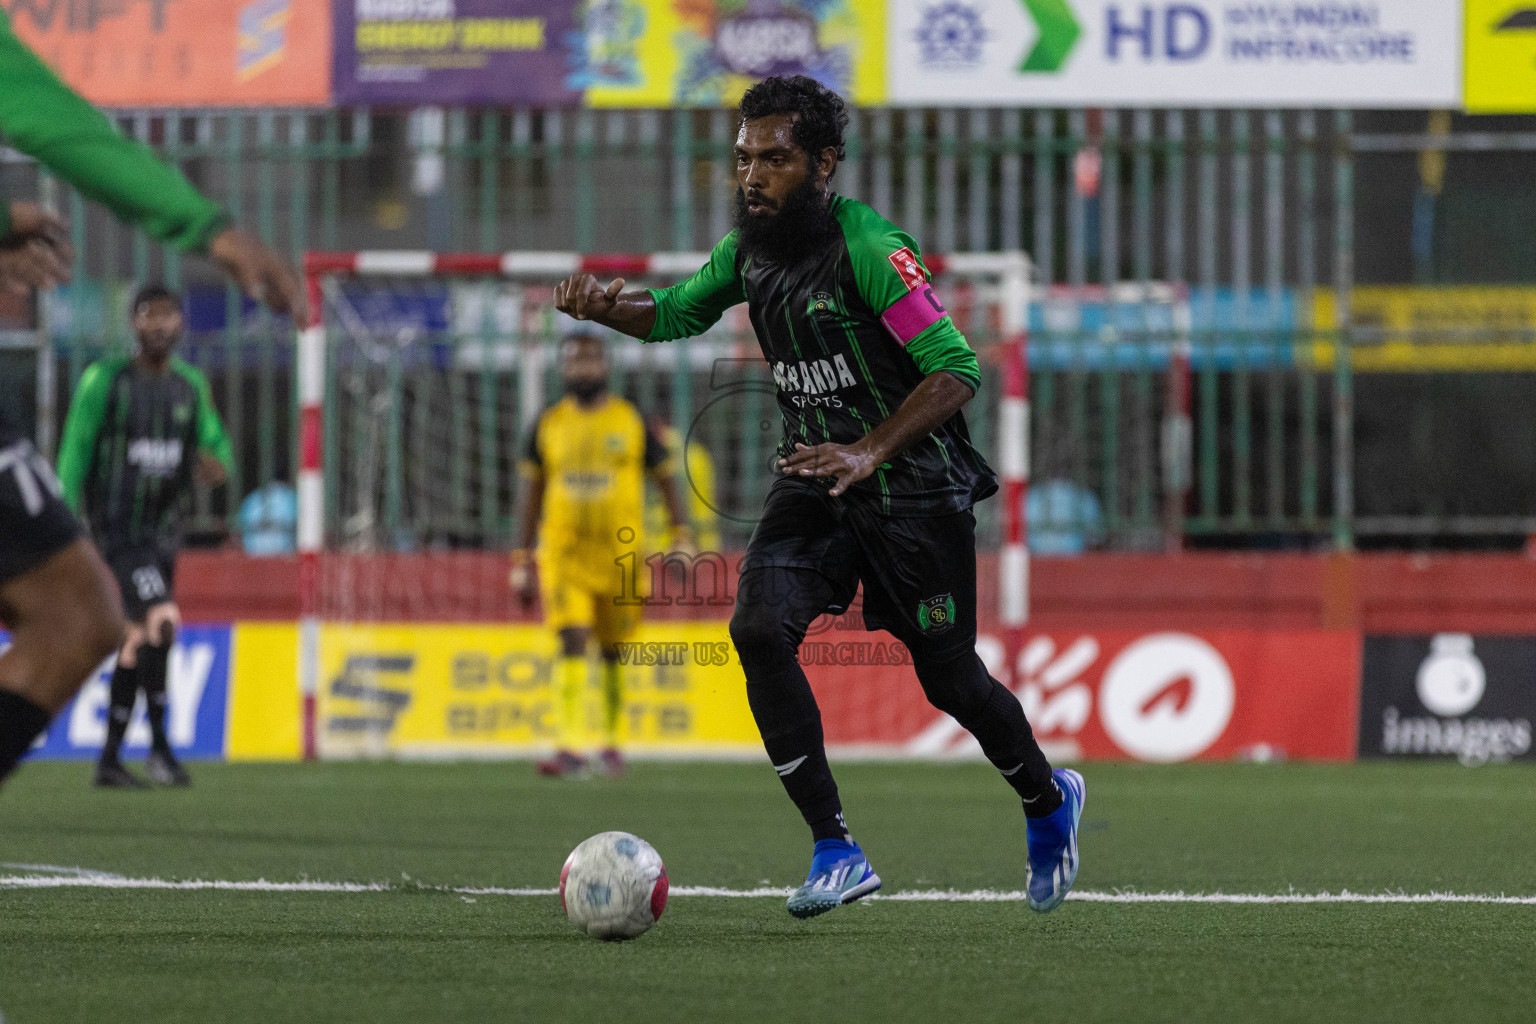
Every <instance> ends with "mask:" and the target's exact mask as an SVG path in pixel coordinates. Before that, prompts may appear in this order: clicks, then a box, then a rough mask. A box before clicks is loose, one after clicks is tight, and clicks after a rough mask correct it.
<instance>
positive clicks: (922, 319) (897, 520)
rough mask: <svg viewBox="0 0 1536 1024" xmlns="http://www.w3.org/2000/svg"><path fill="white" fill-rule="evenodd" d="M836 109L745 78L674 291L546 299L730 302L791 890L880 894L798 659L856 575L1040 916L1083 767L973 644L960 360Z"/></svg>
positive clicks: (972, 478) (663, 336) (689, 327)
mask: <svg viewBox="0 0 1536 1024" xmlns="http://www.w3.org/2000/svg"><path fill="white" fill-rule="evenodd" d="M847 123H848V116H847V113H846V112H845V109H844V105H843V101H842V100H841V99H840V98H839V97H837V96H836V95H835V94H833V93H831V92H829V91H828V90H827V89H825V88H824V87H822V86H821V85H819V84H818V83H816V82H814V81H812V80H811V79H808V78H799V77H797V78H771V79H768V80H767V81H764V82H762V83H760V84H759V85H757V86H754V87H753V88H752V89H749V90H748V91H747V93H746V95H745V96H744V97H742V104H741V126H740V130H739V131H738V133H737V137H736V147H735V149H736V180H737V184H738V190H737V195H736V230H734V231H732V232H731V233H730V234H729V235H727V236H726V237H725V239H724V240H722V241H721V242H720V244H719V245H717V246H716V247H715V250H714V252H713V253H712V254H711V256H710V260H709V263H708V264H707V265H706V266H705V267H704V268H703V269H701V270H700V271H699V272H698V273H697V274H695V275H694V276H693V277H691V278H689V279H688V280H687V281H684V282H683V283H682V284H679V285H677V286H675V287H672V288H667V289H663V290H652V291H642V292H624V291H623V288H624V282H623V281H622V280H616V281H614V282H612V283H611V284H609V285H608V287H607V288H606V289H605V288H602V287H601V286H600V285H599V284H598V282H597V281H596V280H595V279H594V278H593V277H592V276H591V275H584V274H578V275H573V276H572V277H571V278H569V279H568V280H566V281H564V282H562V283H561V284H560V286H559V287H558V288H557V289H556V292H555V301H556V305H557V306H558V307H559V308H560V309H561V310H563V311H564V312H566V313H568V314H570V315H571V316H574V317H576V318H577V319H586V320H595V321H597V322H599V323H603V324H606V325H607V326H610V327H613V328H615V329H617V330H620V331H623V332H624V333H626V334H629V335H631V336H633V337H637V338H641V339H642V340H645V341H669V340H672V339H674V338H681V337H685V336H689V335H695V334H698V333H700V332H702V331H704V330H706V329H707V328H709V327H710V326H711V325H712V324H714V323H715V322H716V321H718V320H719V319H720V316H721V314H722V313H723V312H724V311H725V310H726V309H727V308H729V307H730V306H733V305H736V304H737V303H740V302H746V303H747V310H748V313H749V315H750V317H751V320H752V326H753V329H754V331H755V332H756V334H757V339H758V342H759V344H760V345H761V347H762V350H763V357H764V358H765V359H766V360H767V361H768V364H769V366H770V367H771V368H772V370H773V375H774V379H775V382H776V383H777V385H778V404H779V411H780V413H781V415H782V418H783V423H784V436H783V439H782V441H781V442H780V447H779V459H778V466H779V470H780V477H779V479H777V480H776V481H775V482H774V484H773V486H772V487H771V488H770V490H769V493H768V499H767V503H766V505H765V507H764V509H763V516H762V519H761V520H760V521H759V523H758V526H757V529H756V530H755V531H754V533H753V534H752V539H751V542H750V543H749V544H748V547H747V554H746V557H745V559H744V560H743V562H742V567H741V581H740V586H739V588H738V591H737V597H736V610H735V613H734V614H733V616H732V618H731V638H732V640H733V641H734V642H735V645H736V649H737V652H738V654H739V655H740V658H741V663H742V667H743V669H744V670H745V672H746V677H747V698H748V701H749V703H750V704H751V707H752V713H753V716H754V717H755V718H756V720H757V726H758V730H759V731H760V732H761V733H762V736H763V744H764V746H765V747H766V748H767V752H768V756H769V758H770V760H771V761H772V763H773V766H774V769H775V770H776V771H777V772H778V774H779V777H780V778H781V779H782V780H783V783H784V788H785V789H786V790H787V791H788V793H789V796H790V798H791V799H792V800H794V802H795V804H796V806H797V807H799V809H800V812H801V814H802V815H803V816H804V818H805V820H806V823H807V824H808V825H810V827H811V832H812V835H813V837H814V839H815V840H816V845H815V852H814V854H813V856H812V861H811V870H810V873H809V875H808V877H807V879H806V883H805V885H803V886H801V887H800V889H798V890H797V891H796V892H795V893H794V895H792V896H791V897H790V899H789V910H790V912H791V913H792V914H794V915H795V916H797V917H811V916H814V915H816V914H820V913H824V912H825V911H828V910H831V909H833V908H835V907H837V906H840V905H842V904H844V903H848V902H851V901H852V900H855V899H858V898H859V897H861V896H864V895H867V894H868V893H870V892H873V891H874V890H876V889H878V888H879V887H880V878H879V876H877V875H876V874H875V873H874V870H873V869H872V868H871V867H870V864H869V861H868V859H867V858H866V857H865V856H864V853H863V851H862V850H861V849H860V848H859V846H858V844H856V843H854V842H853V840H852V837H851V836H850V835H849V834H848V830H847V825H846V823H845V821H844V818H843V813H842V804H841V802H840V801H839V799H838V793H837V784H836V783H835V782H834V781H833V778H832V772H831V769H830V768H829V767H828V765H827V758H826V751H825V747H824V743H823V738H822V729H821V715H820V712H819V710H818V709H817V706H816V699H815V697H814V695H813V694H812V692H811V688H810V684H809V682H808V681H807V680H806V677H805V672H804V671H803V670H802V669H801V667H800V664H799V662H798V659H797V652H798V650H799V647H800V643H801V641H802V640H803V639H804V637H805V631H806V629H807V628H808V627H809V626H810V624H811V622H812V621H813V620H814V619H815V618H816V617H817V616H818V615H820V614H822V613H823V612H836V611H841V610H843V609H845V608H846V607H847V606H848V604H849V602H850V601H852V599H853V596H854V593H855V590H856V589H857V587H858V585H859V584H860V583H862V584H863V587H864V621H865V624H866V625H867V626H868V627H870V628H872V629H885V630H888V631H890V632H891V633H892V634H894V635H895V636H896V637H897V639H899V640H900V641H901V642H902V643H903V644H905V645H906V646H907V648H908V649H909V650H910V651H911V652H912V661H913V665H914V667H915V668H916V670H917V677H918V681H919V682H920V683H921V684H922V687H923V691H924V693H925V694H926V695H927V697H928V699H929V700H930V701H931V702H932V703H933V704H934V705H935V706H936V707H938V708H939V709H940V710H942V711H945V712H947V713H949V714H950V715H953V716H954V718H955V719H956V720H958V721H959V722H960V724H961V725H963V726H965V727H966V728H967V729H968V730H970V732H971V733H972V734H973V735H974V736H975V737H976V739H977V740H978V742H979V743H980V744H981V748H982V750H983V751H984V752H985V753H986V755H987V757H988V759H989V760H991V762H992V763H993V764H994V765H995V766H996V767H997V768H998V770H999V771H1000V772H1002V774H1003V776H1004V777H1005V778H1006V779H1007V781H1008V782H1009V783H1010V784H1011V785H1012V786H1013V788H1014V789H1015V790H1016V791H1017V792H1018V794H1019V796H1020V797H1021V798H1022V800H1023V803H1024V812H1025V816H1026V821H1027V824H1028V827H1027V840H1028V848H1029V849H1028V860H1027V871H1028V875H1029V902H1030V905H1031V906H1032V907H1034V908H1035V909H1036V910H1040V911H1048V910H1051V909H1053V908H1055V907H1056V906H1057V905H1058V904H1060V902H1061V901H1062V899H1064V898H1065V897H1066V894H1067V891H1068V890H1069V889H1070V888H1071V887H1072V883H1073V881H1074V880H1075V878H1076V875H1077V863H1078V858H1077V822H1078V818H1079V816H1080V815H1081V813H1082V806H1083V798H1084V787H1083V780H1082V776H1080V775H1079V774H1078V773H1077V772H1075V771H1071V770H1070V769H1057V770H1055V771H1053V770H1052V768H1051V766H1050V764H1049V762H1048V761H1047V760H1046V758H1045V755H1044V754H1043V753H1042V752H1041V750H1040V747H1039V745H1038V744H1037V743H1036V742H1035V739H1034V736H1033V734H1032V732H1031V731H1030V728H1029V723H1028V722H1027V721H1026V720H1025V717H1024V712H1023V709H1022V707H1021V706H1020V705H1019V702H1018V700H1017V699H1016V698H1015V697H1014V696H1013V695H1012V694H1011V693H1009V692H1008V690H1007V689H1006V688H1005V687H1003V686H1002V685H1001V684H1000V683H998V682H997V681H996V680H994V679H993V678H992V677H991V676H990V675H988V673H987V671H986V668H985V667H984V666H983V665H982V662H981V659H980V658H979V657H977V655H976V541H975V525H976V522H975V518H974V516H973V514H972V512H971V507H972V505H973V504H974V503H975V502H977V501H980V500H981V499H983V498H985V497H987V496H988V495H990V494H992V493H993V492H995V491H996V490H997V483H996V479H995V477H994V475H993V473H992V470H991V469H990V468H989V467H988V466H987V464H986V462H985V461H984V460H983V459H982V457H981V456H980V454H979V453H977V451H976V450H975V449H974V448H973V447H972V446H971V442H970V437H969V435H968V434H967V432H966V427H965V420H964V418H963V417H962V415H961V414H960V409H961V407H962V406H964V405H965V403H966V402H967V401H969V400H970V398H971V397H972V395H974V394H975V392H976V389H977V387H978V386H979V384H980V381H981V376H980V372H979V367H978V363H977V359H976V354H975V353H974V352H973V351H972V350H971V348H970V346H969V345H968V344H967V343H966V340H965V338H964V337H963V336H962V335H961V334H960V332H959V331H958V330H957V329H956V327H955V325H954V323H953V322H952V321H951V320H950V318H949V316H948V314H947V313H946V312H945V310H944V307H943V306H942V304H941V303H940V302H939V300H938V298H937V297H936V296H935V295H934V293H933V291H932V289H931V288H930V287H929V284H928V272H927V270H926V268H925V267H924V266H923V262H922V257H921V255H920V253H919V252H918V248H917V244H916V242H914V241H913V240H912V238H910V237H909V236H908V235H906V234H904V233H903V232H901V231H900V230H898V229H897V228H896V227H895V226H893V225H892V224H891V223H890V222H888V221H886V220H885V219H884V218H883V217H881V216H880V215H879V214H877V213H876V212H875V211H873V210H871V209H870V208H869V207H867V206H865V205H863V204H862V203H858V202H855V201H853V200H851V199H846V198H843V197H841V196H838V195H836V194H834V193H833V192H832V191H831V189H830V182H831V179H832V177H833V175H834V173H835V172H836V169H837V164H838V161H840V160H841V159H842V158H843V155H844V145H843V129H844V127H845V126H846V125H847Z"/></svg>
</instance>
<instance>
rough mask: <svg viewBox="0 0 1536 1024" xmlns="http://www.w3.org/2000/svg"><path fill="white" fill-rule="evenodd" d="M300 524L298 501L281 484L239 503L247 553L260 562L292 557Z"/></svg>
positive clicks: (289, 488)
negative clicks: (277, 556)
mask: <svg viewBox="0 0 1536 1024" xmlns="http://www.w3.org/2000/svg"><path fill="white" fill-rule="evenodd" d="M298 522H299V497H298V494H297V493H296V492H295V491H294V489H293V488H292V487H291V486H290V485H288V484H286V483H284V482H283V481H281V480H274V481H272V482H271V483H269V484H267V485H266V486H265V487H259V488H257V489H256V490H254V491H252V492H251V493H250V494H248V495H246V496H245V500H244V501H242V502H241V503H240V537H241V542H242V543H243V544H244V546H245V553H246V554H248V555H251V556H253V557H257V558H267V557H271V556H274V555H291V554H293V552H294V549H295V544H294V535H295V531H296V530H297V528H298Z"/></svg>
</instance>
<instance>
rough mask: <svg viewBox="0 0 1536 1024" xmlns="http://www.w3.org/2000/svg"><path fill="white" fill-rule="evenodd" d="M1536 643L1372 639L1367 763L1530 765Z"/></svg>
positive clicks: (1366, 676) (1366, 666)
mask: <svg viewBox="0 0 1536 1024" xmlns="http://www.w3.org/2000/svg"><path fill="white" fill-rule="evenodd" d="M1533 665H1536V638H1532V637H1474V636H1469V635H1468V634H1466V633H1439V634H1436V635H1434V636H1368V637H1366V638H1365V650H1364V658H1363V662H1362V668H1361V673H1362V676H1361V692H1360V756H1361V757H1416V758H1447V759H1449V758H1454V759H1455V760H1458V761H1460V762H1461V763H1462V764H1467V765H1477V764H1483V763H1485V762H1488V761H1509V760H1513V759H1520V760H1530V759H1531V758H1532V757H1533V756H1536V755H1533V754H1532V752H1531V722H1532V720H1533V719H1536V686H1533V685H1532V666H1533Z"/></svg>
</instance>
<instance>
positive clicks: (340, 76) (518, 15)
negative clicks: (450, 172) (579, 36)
mask: <svg viewBox="0 0 1536 1024" xmlns="http://www.w3.org/2000/svg"><path fill="white" fill-rule="evenodd" d="M333 3H334V5H335V6H334V10H335V46H336V61H335V65H334V67H335V71H334V75H335V85H336V102H337V103H338V104H340V105H343V106H345V105H350V104H411V105H417V104H435V103H441V104H461V103H462V104H474V103H527V104H538V105H575V104H577V103H579V102H581V97H582V92H581V90H580V89H572V88H569V86H568V82H567V76H568V74H569V73H570V70H571V69H570V66H569V59H568V57H567V53H568V50H569V44H570V41H571V38H572V34H573V33H574V32H575V30H576V17H577V6H578V0H333Z"/></svg>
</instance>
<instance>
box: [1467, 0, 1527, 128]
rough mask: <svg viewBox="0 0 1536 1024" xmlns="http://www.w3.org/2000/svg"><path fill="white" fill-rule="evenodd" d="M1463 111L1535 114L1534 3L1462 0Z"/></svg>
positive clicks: (1472, 112) (1503, 0)
mask: <svg viewBox="0 0 1536 1024" xmlns="http://www.w3.org/2000/svg"><path fill="white" fill-rule="evenodd" d="M1466 4H1467V96H1466V106H1467V112H1468V113H1470V114H1525V113H1530V112H1532V111H1536V0H1523V2H1521V0H1466Z"/></svg>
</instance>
